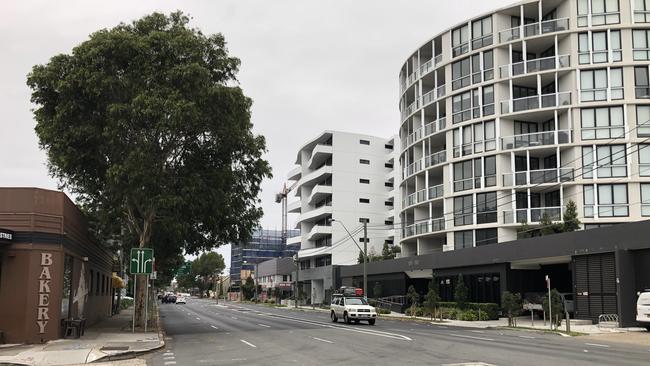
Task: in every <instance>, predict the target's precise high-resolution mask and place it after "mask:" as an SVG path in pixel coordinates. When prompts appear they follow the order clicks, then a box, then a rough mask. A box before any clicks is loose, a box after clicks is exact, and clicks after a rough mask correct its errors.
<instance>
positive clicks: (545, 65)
mask: <svg viewBox="0 0 650 366" xmlns="http://www.w3.org/2000/svg"><path fill="white" fill-rule="evenodd" d="M569 66H571V56H569V55H561V56H557V57H555V56H551V57H544V58H538V59H534V60H528V61H521V62H515V63H512V64H510V65H504V66H501V67H500V68H499V73H500V74H501V77H502V78H506V77H511V76H519V75H526V74H529V73H534V72H542V71H549V70H558V69H563V68H565V67H569Z"/></svg>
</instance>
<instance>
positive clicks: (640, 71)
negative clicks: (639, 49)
mask: <svg viewBox="0 0 650 366" xmlns="http://www.w3.org/2000/svg"><path fill="white" fill-rule="evenodd" d="M634 84H635V85H636V86H648V68H647V67H645V66H644V67H635V68H634Z"/></svg>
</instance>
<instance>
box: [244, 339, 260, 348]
mask: <svg viewBox="0 0 650 366" xmlns="http://www.w3.org/2000/svg"><path fill="white" fill-rule="evenodd" d="M240 341H242V342H243V343H246V344H247V345H249V346H251V347H253V348H257V346H256V345H254V344H252V343H250V342H246V341H245V340H243V339H240Z"/></svg>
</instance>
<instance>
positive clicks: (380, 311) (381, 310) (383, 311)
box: [375, 308, 390, 314]
mask: <svg viewBox="0 0 650 366" xmlns="http://www.w3.org/2000/svg"><path fill="white" fill-rule="evenodd" d="M375 311H376V312H377V314H390V310H388V309H382V308H375Z"/></svg>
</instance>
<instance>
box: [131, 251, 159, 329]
mask: <svg viewBox="0 0 650 366" xmlns="http://www.w3.org/2000/svg"><path fill="white" fill-rule="evenodd" d="M129 267H130V270H131V271H130V272H131V274H132V275H133V332H134V333H135V309H136V308H137V306H136V301H137V291H136V289H137V283H138V280H137V275H139V274H143V275H145V276H147V281H146V284H147V287H146V288H145V300H144V301H145V302H144V332H145V333H146V332H147V323H148V319H147V316H148V315H149V314H147V307H148V306H149V275H151V274H153V272H154V271H153V269H154V257H153V249H152V248H131V260H130V261H129Z"/></svg>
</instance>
